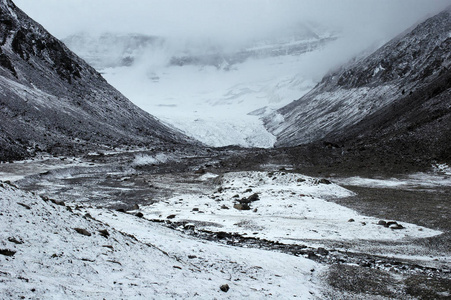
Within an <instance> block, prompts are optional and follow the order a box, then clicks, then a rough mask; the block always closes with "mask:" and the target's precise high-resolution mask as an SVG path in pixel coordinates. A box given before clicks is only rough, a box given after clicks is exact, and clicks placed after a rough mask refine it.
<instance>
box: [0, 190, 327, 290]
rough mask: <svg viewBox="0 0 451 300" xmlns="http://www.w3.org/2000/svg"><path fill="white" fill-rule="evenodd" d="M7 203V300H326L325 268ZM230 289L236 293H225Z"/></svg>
mask: <svg viewBox="0 0 451 300" xmlns="http://www.w3.org/2000/svg"><path fill="white" fill-rule="evenodd" d="M0 200H1V202H2V203H1V204H2V205H1V206H0V212H1V213H0V220H1V223H2V224H3V226H4V227H3V229H2V231H1V232H0V297H1V298H3V299H6V298H9V299H11V298H17V297H24V298H33V299H43V298H45V299H62V298H64V299H80V298H86V297H94V298H96V299H97V298H98V299H102V298H109V299H119V298H127V299H138V298H139V299H168V298H171V299H180V298H190V299H193V298H194V299H214V298H221V299H237V298H249V299H260V298H262V297H269V298H275V299H280V298H285V299H286V298H295V297H300V298H301V299H315V298H317V297H318V296H319V295H320V288H321V284H320V283H319V281H318V277H317V275H316V274H318V272H321V270H323V269H324V267H322V266H320V265H319V264H317V263H315V262H313V261H311V260H308V259H305V258H302V257H294V256H290V255H287V254H281V253H275V252H271V251H263V250H258V249H245V248H234V247H230V246H224V245H217V244H215V243H212V242H205V241H201V240H197V239H194V238H189V237H187V236H184V235H183V234H181V233H177V232H174V231H172V230H170V229H167V228H164V227H161V226H157V225H153V224H151V223H150V222H148V221H145V220H143V219H138V218H136V217H134V216H131V215H126V214H115V213H112V212H110V211H97V212H96V213H93V217H94V219H93V218H92V217H89V215H87V214H86V211H85V210H84V209H83V208H77V209H74V212H72V210H71V209H69V208H68V206H62V205H57V204H55V203H52V202H51V201H44V200H43V199H41V198H39V197H37V196H35V195H32V194H29V193H24V192H22V191H20V190H17V189H16V188H13V187H11V186H8V185H6V184H1V186H0ZM96 219H99V220H100V221H98V220H96ZM262 257H264V259H262ZM281 261H283V262H284V263H283V264H281V263H280V262H281ZM225 284H227V285H228V287H229V288H230V290H228V292H223V291H221V289H220V287H221V286H222V285H225Z"/></svg>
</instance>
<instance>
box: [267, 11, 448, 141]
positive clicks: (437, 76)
mask: <svg viewBox="0 0 451 300" xmlns="http://www.w3.org/2000/svg"><path fill="white" fill-rule="evenodd" d="M450 14H451V10H450V9H449V8H448V9H447V10H445V11H443V12H442V13H440V14H438V15H436V16H434V17H432V18H430V19H428V20H426V21H424V22H423V23H421V24H419V25H418V26H416V27H415V28H411V29H410V30H408V31H407V32H405V33H403V34H401V35H400V36H398V37H396V38H395V39H393V40H392V41H390V42H389V43H387V44H386V45H384V46H383V47H381V48H380V49H378V50H377V51H376V52H374V53H373V54H371V55H369V56H368V57H366V58H363V59H359V60H357V61H356V62H352V63H349V64H348V65H347V66H344V67H342V68H341V69H339V70H338V71H335V72H332V73H330V74H329V75H328V76H326V77H324V79H323V80H322V82H321V83H319V84H318V85H317V86H316V87H315V88H314V89H313V90H312V91H310V92H309V93H308V94H307V95H305V96H303V97H302V98H300V99H299V100H297V101H295V102H293V103H291V104H289V105H287V106H285V107H283V108H281V109H280V110H278V111H277V112H275V113H274V114H273V115H271V116H269V117H267V118H266V119H265V122H266V123H265V124H266V126H267V128H268V129H269V131H270V132H271V133H273V134H274V135H276V136H277V143H276V144H277V145H280V146H288V145H298V144H307V143H309V142H312V141H317V140H321V139H324V138H326V139H327V138H329V139H333V138H334V137H336V136H337V135H341V136H346V135H347V134H348V133H349V129H350V128H351V127H352V126H354V125H356V124H358V123H359V122H360V121H362V120H365V119H367V124H368V123H370V122H371V118H372V117H373V116H374V115H376V114H377V113H379V115H383V114H385V115H387V116H390V118H391V119H390V120H388V119H387V120H385V121H384V122H385V123H386V124H393V126H394V129H392V130H395V129H396V126H395V125H394V124H395V123H396V122H399V121H400V120H401V119H402V118H400V115H402V113H401V112H403V113H404V112H405V111H406V110H408V109H409V106H410V108H412V107H417V105H420V104H419V103H420V101H421V99H423V101H422V102H421V103H424V105H423V107H422V108H420V107H418V108H417V112H416V113H415V111H413V110H412V111H411V113H412V116H410V117H406V119H409V121H408V122H406V127H410V128H411V130H412V129H413V128H416V126H417V125H418V124H417V123H418V122H419V118H423V117H420V115H421V114H422V113H420V111H423V112H424V114H429V115H431V117H432V116H434V117H432V119H431V118H430V119H431V120H435V116H436V115H439V117H441V116H443V115H445V114H446V113H444V112H443V111H442V110H443V109H445V110H446V109H447V108H446V106H447V105H446V103H445V102H443V101H446V99H447V98H448V99H449V97H448V96H446V95H445V94H446V93H448V94H449V83H448V84H447V82H449V79H447V78H448V77H449V67H450V65H451V54H450V53H451V51H450V49H451V47H450V33H451V16H450ZM447 89H448V92H446V90H447ZM442 92H444V94H443V95H442V96H443V97H442V100H439V99H435V100H433V101H430V102H429V104H426V103H425V101H426V100H428V99H431V98H434V97H435V96H438V95H439V94H440V93H442ZM409 99H410V100H409ZM401 100H402V101H403V102H402V101H401ZM434 101H435V102H436V104H432V102H434ZM397 103H399V104H397ZM409 103H410V104H409ZM414 103H415V104H414ZM439 103H442V104H443V105H442V104H439ZM437 105H440V106H441V108H440V110H441V111H442V112H438V111H437V112H433V110H434V109H433V107H434V106H437ZM384 109H385V110H384ZM448 110H449V109H448ZM397 112H399V114H398V116H394V114H396V113H397ZM413 115H415V117H413ZM425 118H426V117H425ZM431 120H429V122H430V121H431ZM380 125H381V124H379V125H375V124H374V123H373V124H372V125H370V126H368V127H371V128H377V127H378V126H380ZM442 127H445V128H446V126H442ZM355 128H358V126H355ZM376 131H377V130H376ZM375 133H377V132H374V131H372V133H371V134H373V135H374V134H375ZM371 134H369V135H371Z"/></svg>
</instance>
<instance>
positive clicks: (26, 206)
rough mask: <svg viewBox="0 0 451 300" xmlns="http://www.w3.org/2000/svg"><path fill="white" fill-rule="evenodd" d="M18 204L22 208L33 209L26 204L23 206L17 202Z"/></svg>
mask: <svg viewBox="0 0 451 300" xmlns="http://www.w3.org/2000/svg"><path fill="white" fill-rule="evenodd" d="M17 204H19V205H20V206H23V207H25V208H26V209H31V207H29V206H28V205H26V204H23V203H20V202H17Z"/></svg>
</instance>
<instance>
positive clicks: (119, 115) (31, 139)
mask: <svg viewBox="0 0 451 300" xmlns="http://www.w3.org/2000/svg"><path fill="white" fill-rule="evenodd" d="M0 15H1V19H0V29H1V30H0V117H1V119H2V122H0V160H11V159H18V158H24V157H27V156H30V155H34V154H35V153H36V152H41V151H42V152H47V153H53V154H57V153H77V152H82V151H86V150H89V149H98V148H102V149H111V148H113V147H117V146H122V147H126V146H129V145H133V146H139V145H141V146H144V145H163V144H166V145H167V144H171V145H172V144H173V143H185V142H188V138H187V137H186V136H184V135H183V134H181V133H180V132H179V131H176V130H173V129H171V128H169V127H167V126H165V125H163V124H162V123H161V122H159V121H158V120H157V119H156V118H155V117H153V116H151V115H150V114H148V113H146V112H145V111H143V110H142V109H140V108H138V107H137V106H135V105H133V103H131V102H130V101H129V100H128V99H127V98H125V97H124V96H123V95H122V94H121V93H119V92H118V91H117V90H115V89H114V88H113V87H112V86H111V85H109V84H108V83H107V82H106V81H105V79H104V78H102V76H101V75H100V74H99V73H98V72H96V70H95V69H93V68H92V67H91V66H89V65H88V64H86V63H85V62H84V61H83V60H82V59H80V58H79V57H77V56H76V55H75V54H74V53H73V52H71V51H70V50H69V49H68V48H67V47H66V46H65V45H64V44H63V43H61V42H60V41H58V40H57V39H56V38H55V37H53V36H52V35H50V34H49V33H48V32H47V31H46V30H45V29H44V28H43V27H42V26H40V25H39V24H38V23H36V22H35V21H33V20H32V19H30V18H29V17H28V16H27V15H26V14H25V13H24V12H22V11H21V10H20V9H19V8H17V7H16V6H15V5H14V3H12V2H11V1H10V0H2V1H0Z"/></svg>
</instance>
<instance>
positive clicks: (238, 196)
mask: <svg viewBox="0 0 451 300" xmlns="http://www.w3.org/2000/svg"><path fill="white" fill-rule="evenodd" d="M232 198H240V195H238V194H236V195H234V196H233V197H232Z"/></svg>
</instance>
